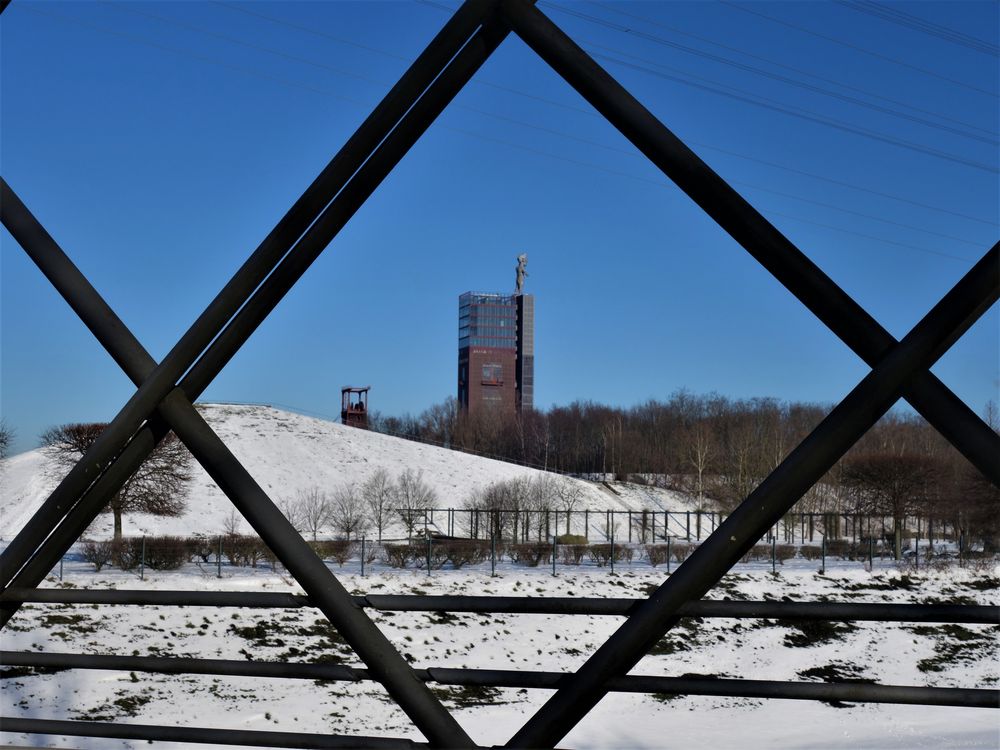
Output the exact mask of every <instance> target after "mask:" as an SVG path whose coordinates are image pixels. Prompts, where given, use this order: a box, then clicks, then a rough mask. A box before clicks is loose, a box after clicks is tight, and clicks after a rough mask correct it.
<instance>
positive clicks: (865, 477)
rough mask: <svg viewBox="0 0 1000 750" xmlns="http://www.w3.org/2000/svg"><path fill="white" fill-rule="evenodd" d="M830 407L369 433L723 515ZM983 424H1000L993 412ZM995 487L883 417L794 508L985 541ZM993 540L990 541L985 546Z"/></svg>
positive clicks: (580, 406)
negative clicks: (611, 481) (913, 519)
mask: <svg viewBox="0 0 1000 750" xmlns="http://www.w3.org/2000/svg"><path fill="white" fill-rule="evenodd" d="M828 412H829V407H828V406H824V405H819V404H802V403H789V402H782V401H779V400H777V399H772V398H755V399H730V398H726V397H724V396H719V395H717V394H710V395H705V396H699V395H694V394H692V393H690V392H688V391H684V390H681V391H678V392H676V393H674V394H673V395H672V396H670V398H669V399H667V400H666V401H657V400H649V401H646V402H644V403H642V404H639V405H637V406H633V407H631V408H619V407H612V406H606V405H603V404H596V403H593V402H580V401H578V402H574V403H572V404H570V405H568V406H556V407H553V408H551V409H549V410H548V411H530V412H526V413H524V414H521V415H516V414H514V413H511V412H501V411H496V412H489V411H486V412H480V413H478V414H475V415H471V416H470V415H469V414H467V413H465V412H463V411H462V410H461V409H459V408H458V405H457V403H456V402H455V400H454V399H451V398H449V399H446V400H445V401H444V402H443V403H441V404H437V405H434V406H432V407H431V408H429V409H427V410H426V411H425V412H424V413H422V414H421V415H420V416H419V417H410V416H404V417H402V418H394V417H381V416H379V415H375V417H374V419H373V420H372V424H373V427H374V429H377V430H381V431H384V432H390V433H394V434H399V435H402V436H404V437H410V438H413V439H419V440H425V441H429V442H434V443H438V444H442V445H445V446H447V447H451V448H456V449H459V450H464V451H469V452H474V453H480V454H484V455H491V456H496V457H500V458H504V459H506V460H511V461H516V462H520V463H525V464H528V465H533V466H537V467H539V468H544V469H549V470H555V471H561V472H567V473H573V474H580V475H601V476H602V477H612V476H613V477H615V478H618V479H626V478H628V479H632V480H638V481H646V482H652V483H657V484H662V485H664V486H668V487H670V488H674V489H679V490H683V491H685V492H689V493H691V494H693V495H695V496H696V497H697V498H698V499H699V503H700V505H701V507H703V508H705V509H717V510H721V511H724V512H728V511H730V510H731V509H732V508H733V507H735V506H736V505H737V504H738V503H739V502H741V501H742V500H743V499H744V498H746V497H747V495H749V494H750V492H751V491H752V490H753V489H754V488H755V487H756V486H757V485H758V484H760V482H761V481H762V480H763V479H764V478H765V477H766V476H767V475H768V474H769V473H770V472H771V471H772V470H773V469H774V468H775V467H776V466H777V465H778V464H779V463H780V462H781V461H782V460H783V459H784V458H785V456H786V455H787V454H788V453H789V451H791V449H792V448H794V447H795V446H796V445H797V444H798V443H799V442H800V441H801V440H802V439H803V438H805V436H806V435H808V434H809V432H810V431H811V430H812V429H813V428H814V427H815V426H816V425H817V424H818V423H819V422H820V421H821V420H822V419H823V418H824V417H825V416H826V414H827V413H828ZM985 418H986V420H987V422H989V423H990V424H991V426H992V427H993V428H994V429H997V428H998V424H1000V422H998V420H997V410H996V407H995V405H993V404H991V405H990V406H988V407H987V412H986V414H985ZM998 508H1000V491H998V490H997V488H996V487H994V486H993V485H992V484H991V483H990V482H988V481H987V480H986V479H985V477H983V475H982V474H981V473H980V472H978V471H977V470H975V469H974V468H973V467H972V466H971V465H970V464H969V463H968V462H967V461H966V460H965V459H964V458H963V457H962V456H960V455H959V454H958V452H957V451H955V449H954V448H952V447H951V445H950V444H949V443H948V442H947V441H946V440H944V439H943V438H942V437H941V436H940V435H939V434H938V433H937V432H936V431H935V430H934V429H933V428H931V427H930V426H929V425H928V424H927V423H926V422H925V421H924V420H923V419H922V418H920V417H918V416H915V415H912V414H909V413H904V412H893V413H890V414H888V415H887V416H885V417H884V418H883V419H882V420H880V421H879V423H878V424H877V425H876V426H875V427H874V428H873V429H872V430H870V431H869V432H868V433H867V434H866V435H865V437H864V438H863V439H862V440H861V441H859V442H858V444H857V445H855V446H854V447H853V448H852V449H851V451H850V452H849V453H848V454H847V455H846V456H845V457H844V458H843V459H842V460H841V461H840V462H838V464H837V465H836V466H835V467H834V468H833V469H832V470H831V471H830V472H829V473H828V475H827V476H826V477H825V478H824V479H823V481H821V482H820V483H818V484H817V485H816V486H815V487H814V488H812V489H811V490H810V491H809V492H808V493H807V495H806V496H805V497H804V498H803V499H802V501H801V502H800V505H799V507H798V508H797V510H800V511H804V512H816V513H823V512H860V513H872V514H879V515H886V516H891V517H892V518H893V519H894V520H895V521H896V525H897V526H898V525H899V524H901V523H902V519H903V518H904V517H905V516H907V515H913V514H921V515H924V516H928V515H930V516H936V517H938V518H942V519H944V520H947V521H949V522H950V523H953V524H955V525H956V528H963V529H968V530H969V531H970V533H972V534H973V535H978V536H979V537H981V538H982V539H983V542H984V543H988V544H991V545H995V544H996V543H997V542H998V541H1000V540H998V538H997V537H998V535H1000V513H998V512H997V510H998ZM991 539H992V541H989V540H991Z"/></svg>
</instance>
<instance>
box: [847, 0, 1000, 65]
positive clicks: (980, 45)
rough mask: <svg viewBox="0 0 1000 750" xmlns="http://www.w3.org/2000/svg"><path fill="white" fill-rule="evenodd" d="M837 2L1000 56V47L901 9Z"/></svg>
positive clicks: (867, 1) (854, 0)
mask: <svg viewBox="0 0 1000 750" xmlns="http://www.w3.org/2000/svg"><path fill="white" fill-rule="evenodd" d="M836 2H837V4H838V5H842V6H844V7H845V8H850V9H851V10H853V11H857V12H858V13H867V14H868V15H870V16H875V17H876V18H881V19H882V20H883V21H888V22H889V23H894V24H896V25H898V26H904V27H906V28H908V29H914V30H916V31H920V32H923V33H924V34H927V35H929V36H934V37H937V38H938V39H944V40H945V41H946V42H951V43H952V44H957V45H959V46H961V47H967V48H968V49H972V50H975V51H976V52H982V53H983V54H984V55H991V56H993V57H998V56H1000V47H997V45H995V44H992V43H990V42H987V41H985V40H983V39H979V38H978V37H974V36H971V35H969V34H964V33H962V32H961V31H956V30H955V29H950V28H948V27H947V26H943V25H942V24H939V23H933V22H931V21H928V20H926V19H924V18H920V17H919V16H914V15H912V14H910V13H906V12H904V11H901V10H899V8H894V7H891V6H889V5H884V4H883V3H876V2H871V0H836Z"/></svg>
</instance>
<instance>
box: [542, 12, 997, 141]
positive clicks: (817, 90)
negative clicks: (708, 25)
mask: <svg viewBox="0 0 1000 750" xmlns="http://www.w3.org/2000/svg"><path fill="white" fill-rule="evenodd" d="M539 5H544V6H545V7H547V8H552V9H554V10H557V11H559V12H560V13H565V14H567V15H570V16H573V17H575V18H579V19H581V20H584V21H587V22H588V23H592V24H596V25H598V26H603V27H605V28H609V29H611V30H612V31H617V32H619V33H622V34H629V35H631V36H638V37H639V38H642V39H646V40H647V41H651V42H653V43H654V44H659V45H661V46H665V47H669V48H671V49H676V50H678V51H680V52H684V53H686V54H689V55H695V56H697V57H701V58H704V59H706V60H711V61H712V62H717V63H721V64H723V65H727V66H729V67H732V68H736V69H738V70H743V71H745V72H748V73H752V74H754V75H758V76H761V77H764V78H769V79H771V80H773V81H778V82H779V83H783V84H785V85H787V86H794V87H797V88H801V89H803V90H806V91H810V92H812V93H814V94H819V95H820V96H826V97H830V98H832V99H837V100H838V101H842V102H845V103H847V104H853V105H855V106H858V107H864V108H866V109H870V110H872V111H875V112H881V113H883V114H887V115H889V116H891V117H899V118H902V119H905V120H909V121H911V122H915V123H918V124H920V125H924V126H926V127H930V128H935V129H938V130H942V131H944V132H948V133H952V134H954V135H958V136H961V137H963V138H970V139H972V140H976V141H981V142H983V143H987V144H990V145H998V144H997V141H996V140H995V139H994V138H989V137H986V136H982V135H976V134H975V133H970V132H968V131H967V130H962V129H960V128H954V127H951V126H948V125H943V124H940V123H937V122H933V121H931V120H927V119H925V118H923V117H918V116H916V115H910V114H906V113H905V112H902V111H900V110H898V109H894V108H892V107H886V106H883V105H880V104H875V103H873V102H868V101H865V100H863V99H859V98H857V97H855V96H850V95H847V94H841V93H839V92H836V91H831V90H829V89H826V88H823V87H822V86H816V85H815V84H811V83H807V82H805V81H800V80H796V79H794V78H790V77H788V76H786V75H781V74H779V73H772V72H770V71H767V70H763V69H761V68H757V67H755V66H753V65H747V64H745V63H741V62H739V61H736V60H732V59H730V58H727V57H723V56H721V55H716V54H712V53H710V52H705V51H704V50H699V49H695V48H694V47H688V46H686V45H683V44H679V43H677V42H673V41H671V40H669V39H664V38H663V37H660V36H656V35H654V34H649V33H646V32H644V31H640V30H638V29H633V28H628V27H625V26H621V25H619V24H616V23H613V22H611V21H607V20H605V19H602V18H597V17H596V16H591V15H588V14H586V13H581V12H580V11H576V10H572V9H570V8H566V7H564V6H561V5H557V4H555V3H552V2H546V1H545V0H542V2H540V3H539ZM628 15H630V16H631V15H632V14H628ZM632 17H635V16H632ZM699 38H700V37H699ZM711 43H712V44H715V42H711ZM720 46H723V45H720ZM609 49H610V48H609ZM727 49H732V48H728V47H727ZM611 51H614V52H615V53H616V54H626V53H623V52H621V51H620V50H611ZM736 51H738V52H740V53H741V54H747V55H748V56H751V57H756V56H755V55H749V53H745V52H742V51H740V50H736ZM758 59H763V60H765V61H766V62H769V63H771V64H772V65H780V66H781V67H788V66H785V65H783V64H782V63H777V62H774V61H772V60H767V59H766V58H758ZM789 69H791V70H794V71H795V72H798V73H802V74H803V75H810V76H811V75H812V74H811V73H806V72H805V71H802V70H799V69H798V68H789ZM675 70H676V69H675ZM678 72H681V73H683V74H685V75H692V74H690V73H688V72H687V71H678ZM813 77H816V78H819V76H813ZM820 80H825V81H828V82H830V83H834V84H835V85H838V86H843V87H844V88H850V89H853V87H850V86H845V85H844V84H841V83H838V82H836V81H830V80H829V79H822V78H821V79H820ZM853 90H857V89H853ZM862 93H865V94H867V95H868V96H877V95H876V94H871V93H869V92H862ZM879 98H882V97H879ZM904 106H906V105H904ZM929 114H932V115H935V114H936V113H929ZM960 124H962V125H965V126H966V127H973V128H975V129H976V130H982V128H976V127H975V126H969V125H967V124H966V123H960ZM986 132H989V131H986Z"/></svg>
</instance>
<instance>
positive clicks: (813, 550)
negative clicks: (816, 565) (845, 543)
mask: <svg viewBox="0 0 1000 750" xmlns="http://www.w3.org/2000/svg"><path fill="white" fill-rule="evenodd" d="M799 554H800V555H802V559H804V560H819V559H820V558H821V557H822V556H823V548H822V547H813V546H810V545H806V544H803V545H802V546H801V547H799Z"/></svg>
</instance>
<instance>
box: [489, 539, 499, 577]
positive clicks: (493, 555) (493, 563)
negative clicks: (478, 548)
mask: <svg viewBox="0 0 1000 750" xmlns="http://www.w3.org/2000/svg"><path fill="white" fill-rule="evenodd" d="M496 574H497V537H496V534H490V577H491V578H492V577H494V576H496Z"/></svg>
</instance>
